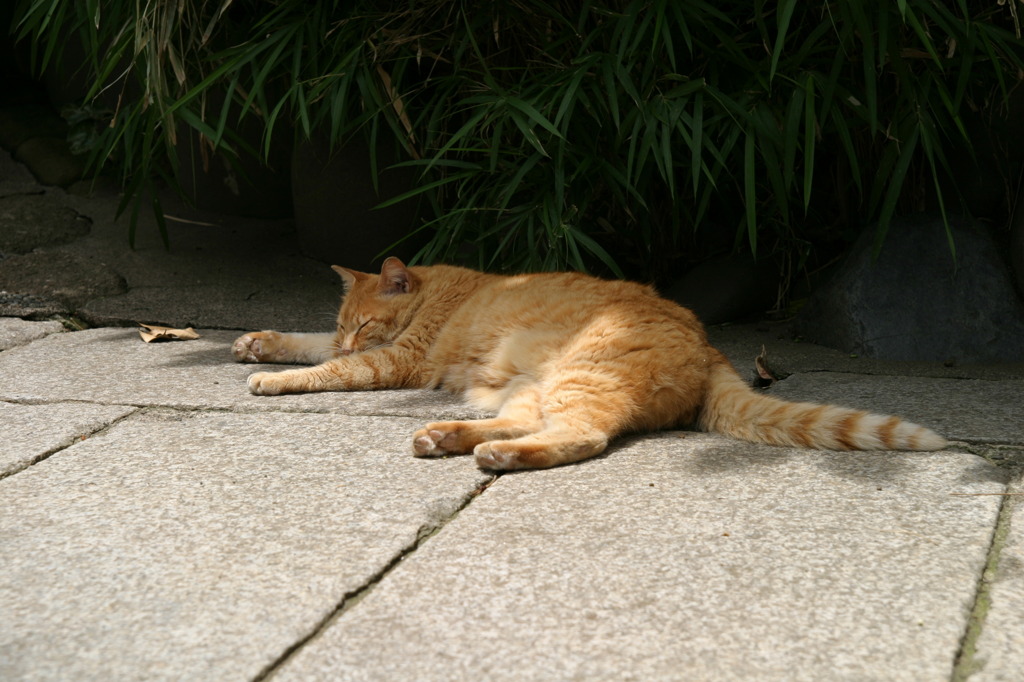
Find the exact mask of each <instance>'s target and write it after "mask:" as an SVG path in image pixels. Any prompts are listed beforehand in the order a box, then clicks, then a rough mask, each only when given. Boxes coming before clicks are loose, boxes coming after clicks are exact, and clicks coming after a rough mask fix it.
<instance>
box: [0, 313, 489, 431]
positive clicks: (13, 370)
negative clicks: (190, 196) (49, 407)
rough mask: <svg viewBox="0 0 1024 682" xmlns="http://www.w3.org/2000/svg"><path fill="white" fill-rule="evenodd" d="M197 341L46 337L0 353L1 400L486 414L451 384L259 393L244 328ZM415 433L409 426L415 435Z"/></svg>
mask: <svg viewBox="0 0 1024 682" xmlns="http://www.w3.org/2000/svg"><path fill="white" fill-rule="evenodd" d="M199 331H200V334H201V335H202V338H200V339H197V340H195V341H182V342H170V343H150V344H146V343H143V342H142V341H141V340H140V339H139V334H138V332H137V331H135V330H134V329H112V328H105V329H89V330H85V331H80V332H75V333H74V334H60V335H57V336H51V337H48V338H45V339H41V340H39V341H36V342H34V343H32V344H31V345H29V346H25V347H22V348H16V349H14V350H11V351H7V352H5V353H3V354H0V376H3V377H4V378H5V380H4V381H3V382H2V383H0V400H13V401H54V400H67V399H71V400H85V401H90V402H97V403H104V404H118V405H138V406H164V407H175V408H185V409H233V410H241V411H281V410H285V411H305V412H338V413H345V414H360V415H392V416H410V417H418V418H420V419H424V420H434V419H458V418H473V417H475V416H481V415H482V413H481V412H479V411H478V410H475V409H473V408H470V407H468V406H466V405H465V404H463V402H462V400H461V398H459V397H457V396H453V395H451V394H450V393H448V392H446V391H423V390H413V391H363V392H351V393H341V392H336V393H314V394H305V395H287V396H273V397H268V396H254V395H252V394H250V393H249V391H248V389H247V388H246V383H245V382H246V378H247V377H248V376H249V375H250V374H252V373H253V372H258V371H276V370H282V369H286V367H284V366H282V365H244V364H241V363H237V362H235V361H234V359H233V358H232V357H231V343H232V341H234V339H236V338H237V337H238V336H239V334H240V332H232V331H209V330H199ZM409 435H411V432H410V434H409Z"/></svg>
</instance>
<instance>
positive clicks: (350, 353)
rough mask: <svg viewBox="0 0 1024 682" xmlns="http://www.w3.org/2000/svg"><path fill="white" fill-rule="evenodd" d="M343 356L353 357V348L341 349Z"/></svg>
mask: <svg viewBox="0 0 1024 682" xmlns="http://www.w3.org/2000/svg"><path fill="white" fill-rule="evenodd" d="M341 354H342V355H352V349H351V348H342V349H341Z"/></svg>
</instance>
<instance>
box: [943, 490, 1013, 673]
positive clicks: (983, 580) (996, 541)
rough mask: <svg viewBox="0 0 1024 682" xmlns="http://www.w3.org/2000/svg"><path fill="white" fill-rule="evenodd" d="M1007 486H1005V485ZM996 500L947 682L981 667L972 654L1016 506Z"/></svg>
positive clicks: (1009, 499) (1010, 500)
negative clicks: (971, 600)
mask: <svg viewBox="0 0 1024 682" xmlns="http://www.w3.org/2000/svg"><path fill="white" fill-rule="evenodd" d="M1009 487H1010V486H1007V488H1009ZM1000 500H1001V501H1000V505H999V515H998V516H997V517H996V527H995V530H994V531H993V532H992V543H991V544H990V545H989V549H988V555H987V557H986V560H985V567H984V568H983V569H982V571H981V576H980V577H979V578H978V586H977V589H976V591H975V596H974V603H973V604H972V605H971V611H970V614H969V616H968V618H967V627H966V628H965V629H964V635H963V637H962V638H961V640H960V646H959V648H958V650H957V652H956V656H955V657H954V659H953V670H952V671H951V674H950V680H951V682H967V680H968V678H970V677H971V676H972V675H973V674H974V673H976V672H979V671H980V670H981V669H982V663H981V662H979V661H976V660H975V658H974V656H975V654H976V653H977V643H978V639H979V638H980V637H981V633H982V631H983V630H984V627H985V619H986V617H987V616H988V610H989V607H990V606H991V604H992V594H991V593H992V582H993V581H994V580H995V578H996V572H997V570H998V568H999V557H1000V554H1001V553H1002V549H1003V546H1004V545H1005V544H1006V538H1007V535H1008V534H1009V532H1010V517H1011V516H1012V514H1013V509H1014V507H1015V506H1017V505H1016V503H1015V502H1014V498H1013V497H1010V496H1004V497H1001V498H1000Z"/></svg>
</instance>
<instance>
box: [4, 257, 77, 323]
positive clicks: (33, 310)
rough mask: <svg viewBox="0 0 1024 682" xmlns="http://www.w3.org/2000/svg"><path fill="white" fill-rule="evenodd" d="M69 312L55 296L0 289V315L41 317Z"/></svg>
mask: <svg viewBox="0 0 1024 682" xmlns="http://www.w3.org/2000/svg"><path fill="white" fill-rule="evenodd" d="M0 262H2V261H0ZM70 312H71V311H70V310H69V309H68V307H67V306H66V305H65V304H63V303H61V302H60V301H58V300H57V299H55V298H48V297H46V296H36V295H34V294H18V293H14V292H10V291H0V316H4V317H24V318H28V319H41V318H46V317H53V316H54V315H64V314H67V313H70Z"/></svg>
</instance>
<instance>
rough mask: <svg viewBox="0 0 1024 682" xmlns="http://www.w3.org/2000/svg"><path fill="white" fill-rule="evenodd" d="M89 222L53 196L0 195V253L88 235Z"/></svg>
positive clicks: (13, 251) (20, 250)
mask: <svg viewBox="0 0 1024 682" xmlns="http://www.w3.org/2000/svg"><path fill="white" fill-rule="evenodd" d="M89 227H90V222H89V220H88V219H87V218H83V217H82V216H80V215H79V214H78V213H77V212H76V211H74V210H72V209H70V208H68V207H66V206H63V205H62V204H61V203H60V202H59V201H57V200H55V199H54V198H53V197H50V196H47V195H42V194H31V195H15V196H6V197H0V254H5V253H6V254H10V253H28V252H29V251H31V250H33V249H36V248H39V247H41V246H53V245H56V244H66V243H67V242H70V241H73V240H75V239H78V238H79V237H83V236H85V235H87V234H89Z"/></svg>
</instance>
